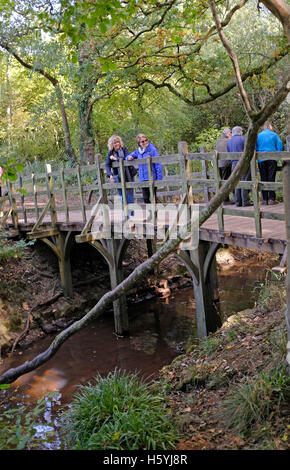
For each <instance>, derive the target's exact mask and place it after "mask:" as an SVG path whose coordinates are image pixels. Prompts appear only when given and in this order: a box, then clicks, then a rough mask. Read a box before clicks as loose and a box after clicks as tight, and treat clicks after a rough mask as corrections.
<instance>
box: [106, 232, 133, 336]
mask: <svg viewBox="0 0 290 470" xmlns="http://www.w3.org/2000/svg"><path fill="white" fill-rule="evenodd" d="M120 243H121V241H120V240H117V239H111V240H106V246H107V249H108V251H109V253H110V255H111V257H112V260H113V262H112V263H109V271H110V280H111V289H112V290H113V289H115V287H117V285H118V284H120V282H122V281H123V279H124V273H123V267H122V260H121V259H120V260H118V256H117V255H118V251H119V250H118V247H119V244H120ZM113 307H114V321H115V330H116V333H117V334H118V335H122V334H124V333H126V332H128V330H129V321H128V312H127V303H126V296H125V295H123V296H121V297H120V298H119V299H117V300H115V301H114V302H113Z"/></svg>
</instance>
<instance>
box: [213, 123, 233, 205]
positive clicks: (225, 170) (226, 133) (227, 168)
mask: <svg viewBox="0 0 290 470" xmlns="http://www.w3.org/2000/svg"><path fill="white" fill-rule="evenodd" d="M231 136H232V132H231V129H229V128H228V127H226V128H225V129H224V130H223V133H222V136H221V137H220V138H219V139H218V141H217V143H216V150H217V151H218V152H227V143H228V141H229V139H230V138H231ZM218 165H219V173H220V177H221V179H222V180H227V179H228V178H229V177H230V175H231V172H232V162H231V160H219V163H218ZM224 202H225V203H230V202H231V201H230V198H229V197H228V198H227V199H226V200H225V201H224Z"/></svg>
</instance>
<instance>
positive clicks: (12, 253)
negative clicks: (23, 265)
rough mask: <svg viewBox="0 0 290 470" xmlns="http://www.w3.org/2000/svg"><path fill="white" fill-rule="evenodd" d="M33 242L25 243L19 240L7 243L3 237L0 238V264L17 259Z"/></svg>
mask: <svg viewBox="0 0 290 470" xmlns="http://www.w3.org/2000/svg"><path fill="white" fill-rule="evenodd" d="M34 243H35V240H30V241H28V242H26V241H25V240H23V239H21V240H19V241H17V242H13V243H9V242H7V240H6V239H5V236H2V237H1V238H0V262H2V263H3V262H4V261H7V260H8V259H9V258H19V257H20V256H21V255H22V254H23V253H24V251H25V250H27V248H28V247H30V246H32V245H34Z"/></svg>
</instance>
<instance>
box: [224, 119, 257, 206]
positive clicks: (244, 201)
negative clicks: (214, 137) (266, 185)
mask: <svg viewBox="0 0 290 470" xmlns="http://www.w3.org/2000/svg"><path fill="white" fill-rule="evenodd" d="M245 142H246V139H245V137H244V136H243V129H242V128H241V127H240V126H236V127H233V129H232V137H231V139H229V141H228V143H227V152H243V150H244V147H245ZM238 161H239V160H232V171H233V169H234V168H235V166H236V165H237V164H238ZM250 179H251V174H250V168H248V170H247V171H246V173H245V175H244V176H243V177H242V179H241V181H250ZM235 204H236V206H237V207H241V206H243V207H246V206H252V205H253V203H252V202H250V199H249V190H248V189H235Z"/></svg>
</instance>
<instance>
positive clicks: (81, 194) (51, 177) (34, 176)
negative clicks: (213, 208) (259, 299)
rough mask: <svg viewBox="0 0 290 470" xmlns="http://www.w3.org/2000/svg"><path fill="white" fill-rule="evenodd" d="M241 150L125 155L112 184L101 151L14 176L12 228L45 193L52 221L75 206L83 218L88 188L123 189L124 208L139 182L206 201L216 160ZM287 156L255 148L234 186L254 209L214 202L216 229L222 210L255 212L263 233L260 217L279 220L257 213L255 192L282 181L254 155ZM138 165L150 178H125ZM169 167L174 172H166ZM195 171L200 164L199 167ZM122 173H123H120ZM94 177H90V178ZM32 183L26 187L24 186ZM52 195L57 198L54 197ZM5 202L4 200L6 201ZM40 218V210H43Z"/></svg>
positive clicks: (42, 202)
mask: <svg viewBox="0 0 290 470" xmlns="http://www.w3.org/2000/svg"><path fill="white" fill-rule="evenodd" d="M241 156H242V153H241V152H240V153H227V152H225V153H218V152H216V151H212V152H206V153H205V152H197V153H189V152H187V151H180V149H179V153H176V154H165V155H160V156H159V157H153V158H152V157H148V158H147V159H144V160H143V159H142V160H137V159H135V160H130V161H123V160H122V161H119V162H113V163H112V167H113V168H120V174H121V182H120V183H111V182H110V181H109V179H108V178H107V176H106V174H105V171H106V170H105V163H104V162H103V161H102V158H101V156H100V155H98V156H96V160H95V164H93V165H82V166H80V165H77V166H76V167H75V168H66V169H65V168H61V169H58V170H53V171H51V170H50V169H49V168H48V167H47V168H46V171H45V172H44V173H43V172H40V173H31V175H24V174H19V175H18V181H17V182H16V183H9V185H8V200H9V204H10V207H11V217H12V220H13V225H14V227H17V226H18V223H19V218H20V216H21V215H22V217H23V219H24V223H26V224H28V223H29V222H28V218H29V217H28V216H29V214H31V213H33V212H34V213H35V217H36V221H37V220H39V218H40V215H41V213H42V212H43V209H44V207H45V206H46V205H47V198H51V199H52V202H51V204H50V206H49V207H50V215H51V223H53V225H54V226H55V225H56V223H57V214H59V213H60V212H62V213H63V212H64V213H65V218H66V222H67V223H70V215H71V212H73V211H78V210H80V211H81V212H82V220H83V223H86V221H87V214H86V211H88V210H90V209H92V207H93V205H92V204H90V200H89V199H88V200H87V201H85V195H86V194H87V195H89V194H92V193H93V192H94V193H96V195H97V196H98V197H99V196H100V195H101V194H103V195H105V197H106V198H107V199H110V197H111V196H112V194H111V192H112V191H113V193H114V192H115V191H116V190H117V189H121V190H122V194H123V200H124V205H125V208H126V209H128V207H127V200H126V191H127V189H134V191H135V195H136V196H138V193H137V192H136V190H140V189H142V188H144V187H147V188H149V190H150V193H151V195H152V196H153V202H154V203H156V201H155V198H154V188H157V191H158V196H159V197H162V196H164V197H165V196H166V197H169V196H172V195H174V194H175V195H176V196H180V195H181V194H190V197H189V201H192V200H193V199H192V197H193V196H192V195H193V194H200V196H199V198H200V197H202V195H203V199H204V201H205V202H207V198H208V199H209V198H210V197H211V195H212V194H215V193H216V192H217V191H218V189H219V188H220V187H221V185H222V184H223V183H224V180H221V179H220V175H219V171H218V162H219V160H239V159H240V158H241ZM282 159H284V160H285V159H290V152H289V151H288V152H258V153H256V154H255V158H253V159H252V162H251V181H240V182H239V184H238V186H237V187H238V188H242V189H249V190H251V191H252V194H253V202H254V208H253V209H254V210H246V211H245V210H241V209H238V208H224V207H223V206H221V207H219V209H218V210H217V215H218V224H219V230H222V231H223V230H224V216H225V215H240V216H242V217H245V216H246V217H254V218H255V225H256V236H262V228H261V219H263V218H272V219H277V220H284V218H283V217H284V216H283V214H274V213H273V212H267V211H263V212H261V210H260V206H259V191H261V190H262V189H263V190H275V191H277V190H282V188H283V185H282V182H274V183H269V182H263V181H260V180H259V179H258V171H257V160H276V161H280V160H282ZM194 161H197V162H201V164H202V168H201V170H202V171H193V170H196V169H197V168H196V166H195V167H193V166H192V165H194ZM153 163H161V164H162V166H163V168H164V173H165V175H164V179H163V180H158V181H154V180H153V176H152V164H153ZM139 165H147V167H148V173H149V180H148V181H142V182H140V181H136V180H135V181H134V182H126V181H125V177H124V167H127V166H134V167H135V168H136V169H138V167H139ZM168 168H169V169H170V171H171V172H172V173H174V174H169V172H168ZM198 169H199V170H200V168H198ZM122 174H123V177H122ZM92 180H93V181H92ZM17 185H18V188H25V187H26V188H27V192H26V194H22V193H18V192H17ZM29 188H31V189H29ZM73 195H77V196H78V198H79V203H76V201H75V200H74V199H71V198H72V197H73ZM55 197H56V199H57V200H55ZM29 198H32V199H33V202H31V201H30V202H29V203H28V199H29ZM6 206H7V203H6ZM42 217H43V215H42Z"/></svg>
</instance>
